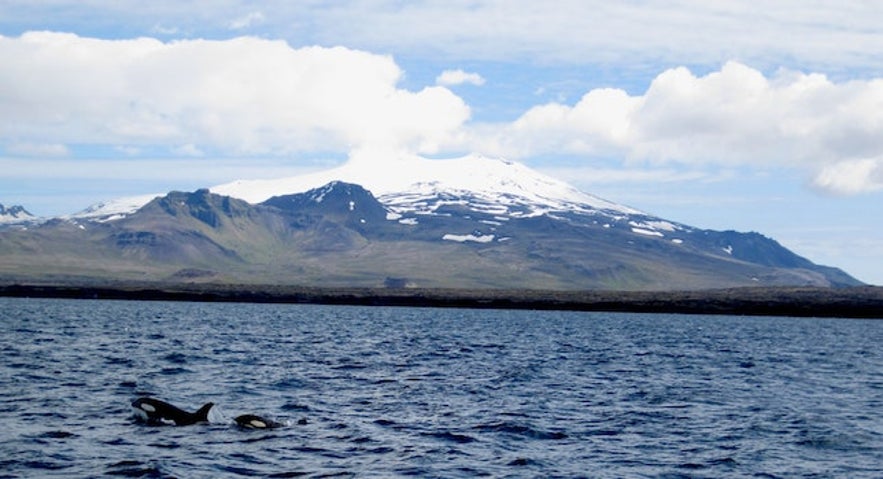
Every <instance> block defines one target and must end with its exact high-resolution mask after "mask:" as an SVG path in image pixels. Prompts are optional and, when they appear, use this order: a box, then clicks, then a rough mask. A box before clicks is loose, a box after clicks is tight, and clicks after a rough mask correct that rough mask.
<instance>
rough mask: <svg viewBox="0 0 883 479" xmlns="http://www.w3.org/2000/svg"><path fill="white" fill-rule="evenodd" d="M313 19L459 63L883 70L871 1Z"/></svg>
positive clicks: (328, 30)
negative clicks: (795, 65)
mask: <svg viewBox="0 0 883 479" xmlns="http://www.w3.org/2000/svg"><path fill="white" fill-rule="evenodd" d="M310 14H311V16H312V18H313V23H314V24H315V25H317V26H318V28H317V29H316V30H317V33H316V35H317V37H318V38H317V39H318V40H319V41H338V42H339V41H344V42H346V43H347V44H350V45H360V46H361V47H363V48H369V49H378V50H384V51H386V50H389V49H393V51H399V52H401V51H406V50H407V51H411V52H414V51H417V52H432V53H433V54H435V55H443V56H446V57H448V58H459V59H464V58H468V59H478V60H495V61H498V60H504V61H513V60H514V61H525V60H527V61H534V60H539V61H541V62H557V63H583V64H585V63H595V64H597V63H602V64H619V65H621V66H628V65H631V66H634V65H639V64H644V65H646V64H654V65H658V64H660V63H662V64H667V65H671V64H694V65H695V64H706V65H708V64H720V63H721V62H723V61H726V60H729V59H732V58H739V59H742V60H743V61H748V62H751V63H752V64H760V65H764V66H766V67H773V68H774V67H776V66H779V65H781V64H782V63H783V62H787V61H797V62H799V63H800V64H804V65H813V66H819V65H826V66H834V65H851V66H853V67H861V68H868V67H869V66H871V65H873V66H876V67H878V68H879V66H881V65H883V60H881V58H880V56H879V55H874V53H873V52H878V51H880V50H881V49H883V32H881V30H880V28H879V25H880V23H881V21H883V9H881V8H880V6H879V5H878V4H877V3H874V2H867V1H862V0H815V1H812V2H807V1H805V0H777V1H776V2H775V3H774V4H769V5H767V4H764V5H763V6H762V7H758V5H756V4H754V3H752V2H738V1H724V2H720V1H718V2H708V1H702V0H680V1H678V2H671V1H666V0H645V1H641V2H611V1H606V0H556V1H555V2H536V1H533V0H508V1H506V2H504V3H501V2H497V1H492V0H478V1H476V0H450V1H446V2H436V1H431V0H415V1H410V2H400V1H396V0H375V1H370V2H365V1H344V2H341V3H339V4H338V6H337V8H324V9H323V8H321V7H319V8H315V9H312V10H311V11H310ZM377 25H382V26H383V27H382V28H377ZM402 39H407V41H402Z"/></svg>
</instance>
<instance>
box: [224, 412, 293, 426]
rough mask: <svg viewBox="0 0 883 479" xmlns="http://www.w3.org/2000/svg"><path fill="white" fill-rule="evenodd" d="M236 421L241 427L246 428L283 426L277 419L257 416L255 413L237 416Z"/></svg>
mask: <svg viewBox="0 0 883 479" xmlns="http://www.w3.org/2000/svg"><path fill="white" fill-rule="evenodd" d="M235 421H236V424H237V425H238V426H239V427H243V428H245V429H275V428H277V427H282V424H280V423H278V422H276V421H273V420H270V419H266V418H263V417H261V416H256V415H254V414H243V415H241V416H237V417H236V419H235Z"/></svg>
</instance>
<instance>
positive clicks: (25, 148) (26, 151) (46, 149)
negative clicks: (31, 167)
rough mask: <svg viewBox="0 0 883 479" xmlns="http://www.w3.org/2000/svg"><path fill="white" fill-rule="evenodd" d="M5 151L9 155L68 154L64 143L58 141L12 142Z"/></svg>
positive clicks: (52, 155)
mask: <svg viewBox="0 0 883 479" xmlns="http://www.w3.org/2000/svg"><path fill="white" fill-rule="evenodd" d="M5 152H6V154H7V155H11V156H29V157H59V156H67V155H69V154H70V150H68V148H67V147H66V146H65V145H61V144H58V143H51V144H47V143H13V144H10V145H9V146H7V147H6V148H5Z"/></svg>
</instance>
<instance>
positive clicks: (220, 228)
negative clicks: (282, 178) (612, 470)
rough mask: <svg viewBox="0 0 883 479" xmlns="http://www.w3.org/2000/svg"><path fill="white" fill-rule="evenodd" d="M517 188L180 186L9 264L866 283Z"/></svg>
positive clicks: (661, 284) (213, 274) (361, 276)
mask: <svg viewBox="0 0 883 479" xmlns="http://www.w3.org/2000/svg"><path fill="white" fill-rule="evenodd" d="M502 165H503V166H502V167H501V170H500V171H502V172H510V171H516V174H515V175H514V176H509V177H508V179H509V180H513V181H514V180H517V179H518V175H525V173H524V172H523V171H519V170H518V169H517V168H516V169H514V170H512V169H509V167H511V166H512V165H511V164H506V163H502ZM497 178H498V179H501V178H502V179H506V177H505V175H501V174H498V175H497ZM528 180H531V179H530V178H529V177H528ZM520 187H521V186H520V185H518V184H512V183H511V182H510V183H505V182H502V183H497V184H495V183H493V182H491V186H486V187H485V188H484V189H483V190H480V191H477V192H476V191H471V190H466V189H453V188H451V184H450V183H444V182H442V181H440V182H438V183H435V184H428V183H427V184H423V185H422V186H421V185H418V186H417V187H414V189H412V190H410V191H405V192H399V193H387V195H386V196H384V197H381V199H378V198H376V197H375V196H374V195H373V194H372V193H371V192H370V191H368V190H367V189H365V188H363V187H362V186H359V185H355V184H350V183H344V182H342V181H333V182H331V183H328V184H326V185H324V186H321V187H319V188H316V189H312V190H307V191H306V192H303V193H295V194H286V195H278V196H273V197H270V198H267V199H266V200H265V201H264V202H263V203H260V204H251V203H247V202H246V201H243V200H240V199H236V198H231V197H228V196H221V195H217V194H214V193H212V192H210V191H208V190H199V191H196V192H193V193H183V192H172V193H169V194H168V195H166V196H163V197H159V198H155V199H153V200H152V201H150V202H149V203H147V204H146V205H145V206H143V207H142V208H140V209H139V210H138V211H136V212H134V213H130V214H128V215H125V216H124V217H121V218H117V219H112V220H107V218H103V219H102V220H101V221H97V220H90V219H88V218H67V219H58V220H53V221H50V222H47V223H45V224H43V225H41V226H39V227H36V228H30V229H29V230H26V231H8V232H4V233H2V234H0V260H2V262H0V274H5V275H11V276H13V277H34V276H41V277H46V276H47V275H48V276H52V277H60V278H77V277H80V278H83V277H90V278H96V277H98V278H105V279H113V278H122V279H133V278H134V279H140V280H156V281H212V282H237V283H277V284H298V285H316V286H371V287H377V286H393V287H403V286H418V287H445V288H475V289H478V288H529V289H620V290H626V289H627V290H642V289H643V290H646V289H655V290H660V289H702V288H713V287H728V286H746V285H764V286H768V285H817V286H845V285H852V284H858V282H857V281H855V280H854V279H852V278H851V277H849V276H848V275H846V274H845V273H843V272H841V271H839V270H836V269H834V268H826V267H820V266H817V265H814V264H813V263H812V262H810V261H808V260H806V259H805V258H801V257H799V256H797V255H795V254H793V253H792V252H790V251H788V250H787V249H785V248H783V247H782V246H781V245H779V244H778V243H776V242H775V241H773V240H770V239H768V238H765V237H763V236H762V235H759V234H756V233H749V234H742V233H735V232H715V231H707V230H698V229H695V228H691V227H688V226H685V225H680V224H676V223H672V222H668V221H665V220H661V219H659V218H655V217H652V216H649V215H646V214H643V213H640V212H638V211H637V210H633V209H630V208H625V207H619V206H617V205H614V204H612V203H609V202H605V201H604V200H597V199H595V198H594V197H590V196H588V195H586V197H587V198H589V200H590V201H591V203H580V202H578V200H579V199H580V198H582V197H581V196H579V195H581V194H579V193H578V192H577V194H573V193H572V190H571V189H568V187H566V185H565V187H563V188H562V187H561V185H560V184H558V183H555V182H552V183H551V184H550V185H549V188H547V189H545V190H544V189H541V188H538V190H537V191H530V192H527V193H525V196H521V195H520V194H515V193H513V191H514V192H516V193H517V192H518V191H519V190H518V188H520ZM421 188H423V189H421ZM501 188H509V189H510V193H509V195H508V196H506V194H504V193H501V192H500V189H501ZM556 188H559V189H557V190H556ZM494 192H496V193H494ZM493 194H497V195H499V200H498V201H496V202H493V201H492V200H493ZM528 194H530V195H533V196H532V197H529V196H526V195H528ZM571 194H572V195H573V196H570V195H571Z"/></svg>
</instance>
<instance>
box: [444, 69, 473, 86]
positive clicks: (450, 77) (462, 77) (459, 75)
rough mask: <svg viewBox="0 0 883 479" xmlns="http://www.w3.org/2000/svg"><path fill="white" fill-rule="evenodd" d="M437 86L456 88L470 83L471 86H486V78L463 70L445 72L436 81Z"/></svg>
mask: <svg viewBox="0 0 883 479" xmlns="http://www.w3.org/2000/svg"><path fill="white" fill-rule="evenodd" d="M435 83H436V85H441V86H455V85H462V84H464V83H468V84H470V85H475V86H481V85H484V78H483V77H482V76H481V75H479V74H478V73H469V72H465V71H463V70H459V69H458V70H445V71H443V72H441V74H440V75H439V76H438V77H436V79H435Z"/></svg>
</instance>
